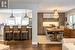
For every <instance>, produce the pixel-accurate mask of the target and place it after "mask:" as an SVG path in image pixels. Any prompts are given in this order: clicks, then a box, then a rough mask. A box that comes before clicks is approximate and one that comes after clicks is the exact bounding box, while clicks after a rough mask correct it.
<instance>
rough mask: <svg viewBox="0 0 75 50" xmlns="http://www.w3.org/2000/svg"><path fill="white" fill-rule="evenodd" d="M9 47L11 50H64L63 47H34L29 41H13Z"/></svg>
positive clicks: (9, 43)
mask: <svg viewBox="0 0 75 50" xmlns="http://www.w3.org/2000/svg"><path fill="white" fill-rule="evenodd" d="M7 45H10V50H62V45H53V44H46V45H44V44H39V45H38V46H37V47H35V46H32V44H31V40H27V41H14V42H13V41H11V42H8V44H7Z"/></svg>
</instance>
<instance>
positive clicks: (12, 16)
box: [10, 10, 14, 18]
mask: <svg viewBox="0 0 75 50" xmlns="http://www.w3.org/2000/svg"><path fill="white" fill-rule="evenodd" d="M10 18H14V15H13V10H12V13H11V16H10Z"/></svg>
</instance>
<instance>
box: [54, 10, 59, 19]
mask: <svg viewBox="0 0 75 50" xmlns="http://www.w3.org/2000/svg"><path fill="white" fill-rule="evenodd" d="M54 18H59V14H58V11H57V9H55V10H54Z"/></svg>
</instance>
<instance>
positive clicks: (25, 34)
mask: <svg viewBox="0 0 75 50" xmlns="http://www.w3.org/2000/svg"><path fill="white" fill-rule="evenodd" d="M27 39H29V34H28V31H27V28H26V26H21V40H27Z"/></svg>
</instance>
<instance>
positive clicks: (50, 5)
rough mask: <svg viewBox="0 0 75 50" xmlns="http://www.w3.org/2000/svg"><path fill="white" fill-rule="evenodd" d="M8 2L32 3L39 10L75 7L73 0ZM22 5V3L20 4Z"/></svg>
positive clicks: (15, 2) (16, 0)
mask: <svg viewBox="0 0 75 50" xmlns="http://www.w3.org/2000/svg"><path fill="white" fill-rule="evenodd" d="M9 2H10V4H15V5H16V4H17V5H18V4H21V5H22V4H33V5H37V6H38V7H37V10H38V11H39V12H43V11H45V12H48V11H53V10H54V9H57V10H58V11H59V12H66V11H68V10H70V9H73V8H75V0H9ZM13 6H14V5H13ZM22 6H23V5H22Z"/></svg>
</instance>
